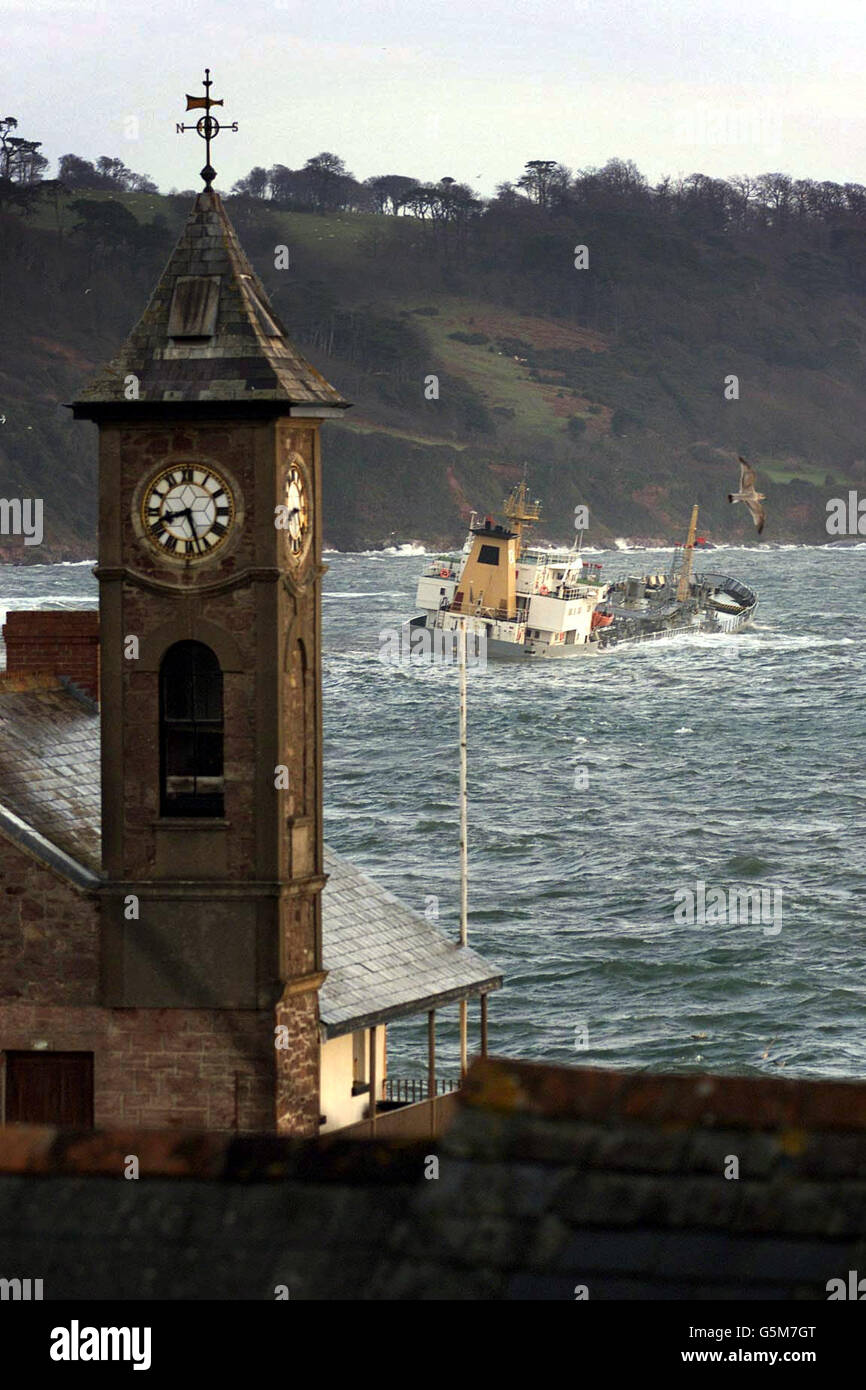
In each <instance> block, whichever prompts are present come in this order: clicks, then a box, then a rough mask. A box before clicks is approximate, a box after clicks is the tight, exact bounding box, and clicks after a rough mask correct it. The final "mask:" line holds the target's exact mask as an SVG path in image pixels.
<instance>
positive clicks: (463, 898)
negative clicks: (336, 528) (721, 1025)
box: [459, 618, 469, 1080]
mask: <svg viewBox="0 0 866 1390" xmlns="http://www.w3.org/2000/svg"><path fill="white" fill-rule="evenodd" d="M459 665H460V945H461V946H466V945H467V944H468V939H469V844H468V836H467V832H468V823H469V808H468V797H467V790H466V619H465V618H463V619H462V621H461V623H460V644H459ZM466 1029H467V1010H466V1000H465V999H461V1000H460V1078H461V1080H462V1079H463V1077H464V1076H465V1075H466V1066H467V1040H466Z"/></svg>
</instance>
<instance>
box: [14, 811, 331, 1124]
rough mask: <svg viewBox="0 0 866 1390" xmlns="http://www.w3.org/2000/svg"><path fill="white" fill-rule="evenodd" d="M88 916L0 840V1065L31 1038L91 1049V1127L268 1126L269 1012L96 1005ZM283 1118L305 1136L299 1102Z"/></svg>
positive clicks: (68, 891) (78, 896)
mask: <svg viewBox="0 0 866 1390" xmlns="http://www.w3.org/2000/svg"><path fill="white" fill-rule="evenodd" d="M98 914H99V901H98V898H97V897H96V895H94V894H92V893H87V892H84V891H79V890H78V889H76V888H74V887H73V886H72V885H71V884H69V883H67V882H66V880H65V879H63V878H61V877H60V876H59V875H57V874H55V873H54V872H53V871H52V870H50V869H48V868H46V867H45V866H44V865H42V864H40V863H39V862H38V861H37V860H36V859H34V858H33V857H32V856H31V855H30V854H28V853H26V852H25V851H24V850H22V849H21V848H19V846H17V845H16V844H14V843H13V842H12V841H10V840H7V839H6V837H5V836H0V1066H2V1054H3V1052H5V1051H22V1052H29V1051H31V1050H33V1048H34V1044H35V1043H36V1042H40V1043H42V1044H44V1045H45V1046H46V1050H47V1051H50V1052H92V1053H93V1056H94V1123H95V1124H96V1125H122V1124H132V1125H141V1126H142V1127H144V1128H147V1129H150V1128H159V1127H166V1126H171V1127H184V1128H190V1127H192V1128H201V1129H217V1130H234V1129H238V1130H247V1131H252V1130H261V1131H267V1130H273V1129H274V1128H275V1116H274V1086H275V1077H274V1073H275V1061H274V1014H273V1011H272V1010H270V1009H262V1010H254V1009H114V1008H105V1007H103V1006H102V1005H101V1004H100V1002H99V916H98ZM306 1061H307V1064H308V1065H309V1059H306ZM0 1081H2V1076H0ZM0 1093H2V1086H0ZM307 1109H309V1107H307ZM316 1118H318V1117H317V1116H316ZM0 1124H2V1117H0ZM291 1125H294V1131H293V1132H295V1133H309V1132H310V1127H309V1115H308V1113H307V1112H305V1111H304V1110H303V1107H302V1106H298V1105H297V1104H296V1105H295V1107H294V1109H292V1113H291V1117H290V1126H291Z"/></svg>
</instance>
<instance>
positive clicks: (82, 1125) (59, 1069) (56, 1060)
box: [6, 1052, 93, 1129]
mask: <svg viewBox="0 0 866 1390" xmlns="http://www.w3.org/2000/svg"><path fill="white" fill-rule="evenodd" d="M6 1123H7V1124H29V1125H63V1126H67V1127H69V1128H72V1129H92V1128H93V1053H92V1052H7V1053H6Z"/></svg>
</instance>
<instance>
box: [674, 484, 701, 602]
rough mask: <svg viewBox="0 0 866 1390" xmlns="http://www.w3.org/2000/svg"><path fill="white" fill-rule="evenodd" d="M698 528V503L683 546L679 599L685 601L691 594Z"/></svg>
mask: <svg viewBox="0 0 866 1390" xmlns="http://www.w3.org/2000/svg"><path fill="white" fill-rule="evenodd" d="M697 529H698V504H697V502H696V503H695V505H694V506H693V507H692V519H691V521H690V522H689V534H688V536H687V537H686V543H685V545H684V546H683V558H682V563H681V565H680V582H679V584H678V585H677V601H678V602H679V603H685V601H686V599H687V598H688V596H689V587H690V585H691V582H692V558H693V556H694V552H695V534H696V532H697Z"/></svg>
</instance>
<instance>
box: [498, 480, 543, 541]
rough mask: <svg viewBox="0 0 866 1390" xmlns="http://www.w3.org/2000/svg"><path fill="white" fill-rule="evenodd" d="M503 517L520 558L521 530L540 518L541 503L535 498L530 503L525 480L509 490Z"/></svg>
mask: <svg viewBox="0 0 866 1390" xmlns="http://www.w3.org/2000/svg"><path fill="white" fill-rule="evenodd" d="M505 515H506V516H507V517H508V524H509V526H510V528H511V530H512V531H514V533H515V534H516V536H517V547H516V549H517V554H518V557H519V556H520V553H521V550H522V549H523V528H524V526H531V525H532V524H533V523H534V522H536V521H537V520H538V518H539V517H540V516H541V502H540V500H539V499H538V498H537V497H536V499H535V501H534V502H530V501H529V498H528V495H527V488H526V478H524V479H523V482H522V483H519V484H518V485H517V487H514V488H512V489H511V492H510V493H509V494H508V498H507V500H506V503H505Z"/></svg>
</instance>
